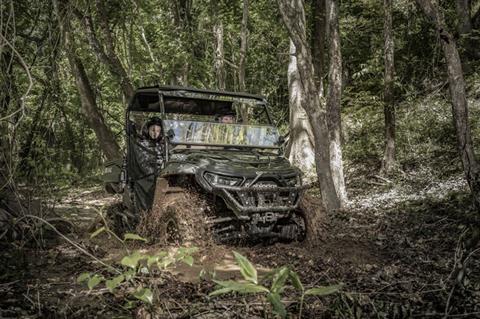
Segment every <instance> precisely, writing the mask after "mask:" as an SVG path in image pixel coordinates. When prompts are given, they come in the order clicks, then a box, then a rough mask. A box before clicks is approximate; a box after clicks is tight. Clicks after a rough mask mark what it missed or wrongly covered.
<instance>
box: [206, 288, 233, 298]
mask: <svg viewBox="0 0 480 319" xmlns="http://www.w3.org/2000/svg"><path fill="white" fill-rule="evenodd" d="M232 291H233V290H232V289H231V288H226V287H225V288H220V289H217V290H215V291H213V292H211V293H210V294H208V295H209V296H210V297H214V296H218V295H224V294H227V293H229V292H232Z"/></svg>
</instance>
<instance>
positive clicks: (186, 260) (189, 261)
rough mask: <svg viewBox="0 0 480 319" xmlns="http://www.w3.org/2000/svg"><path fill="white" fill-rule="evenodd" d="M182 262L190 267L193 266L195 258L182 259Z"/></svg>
mask: <svg viewBox="0 0 480 319" xmlns="http://www.w3.org/2000/svg"><path fill="white" fill-rule="evenodd" d="M182 262H183V263H185V264H187V265H189V266H190V267H192V266H193V257H192V256H185V257H184V258H182Z"/></svg>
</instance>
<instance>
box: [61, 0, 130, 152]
mask: <svg viewBox="0 0 480 319" xmlns="http://www.w3.org/2000/svg"><path fill="white" fill-rule="evenodd" d="M55 8H56V9H55V10H56V14H57V18H58V21H59V26H60V29H61V30H62V34H63V39H64V45H65V51H66V55H67V59H68V62H69V64H70V68H71V71H72V74H73V76H74V78H75V84H76V87H77V90H78V94H79V95H80V101H81V108H82V112H83V114H84V116H85V119H86V121H87V123H88V126H89V127H90V128H91V129H92V130H93V131H94V132H95V135H96V136H97V140H98V143H99V145H100V148H101V149H102V151H103V153H104V154H105V157H106V158H107V159H108V160H113V159H118V158H120V157H121V152H120V147H119V146H118V143H117V141H116V140H115V135H114V134H113V132H112V131H111V129H110V128H109V127H108V126H107V124H106V123H105V120H104V118H103V115H102V113H100V111H99V109H98V106H97V101H96V97H95V93H94V91H93V89H92V86H91V84H90V80H89V79H88V76H87V73H86V71H85V67H84V66H83V62H82V60H81V59H80V58H79V57H78V56H77V55H76V53H75V48H74V46H75V43H74V41H73V39H72V36H71V32H70V29H71V27H70V19H69V18H68V17H69V15H68V8H67V7H66V6H65V4H62V5H61V6H60V5H59V3H57V2H56V1H55ZM124 93H127V92H125V91H124ZM132 95H133V93H132Z"/></svg>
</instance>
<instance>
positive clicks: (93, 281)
mask: <svg viewBox="0 0 480 319" xmlns="http://www.w3.org/2000/svg"><path fill="white" fill-rule="evenodd" d="M102 280H103V277H102V276H99V275H93V276H92V277H90V279H88V282H87V286H88V289H89V290H92V289H93V288H95V287H96V286H97V285H98V284H99V283H100V282H102Z"/></svg>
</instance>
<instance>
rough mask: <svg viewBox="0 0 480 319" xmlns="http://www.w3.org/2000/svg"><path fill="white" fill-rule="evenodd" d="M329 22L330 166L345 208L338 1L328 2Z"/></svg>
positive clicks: (328, 115)
mask: <svg viewBox="0 0 480 319" xmlns="http://www.w3.org/2000/svg"><path fill="white" fill-rule="evenodd" d="M327 22H328V32H329V33H328V37H329V39H330V41H329V55H330V65H329V72H328V93H327V123H328V131H329V139H330V166H331V169H332V177H333V182H334V183H335V189H336V191H337V195H338V198H339V200H340V205H341V206H344V205H345V204H346V201H347V190H346V188H345V178H344V176H343V158H342V123H341V113H340V108H341V99H342V52H341V47H340V30H339V25H338V1H337V0H327Z"/></svg>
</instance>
